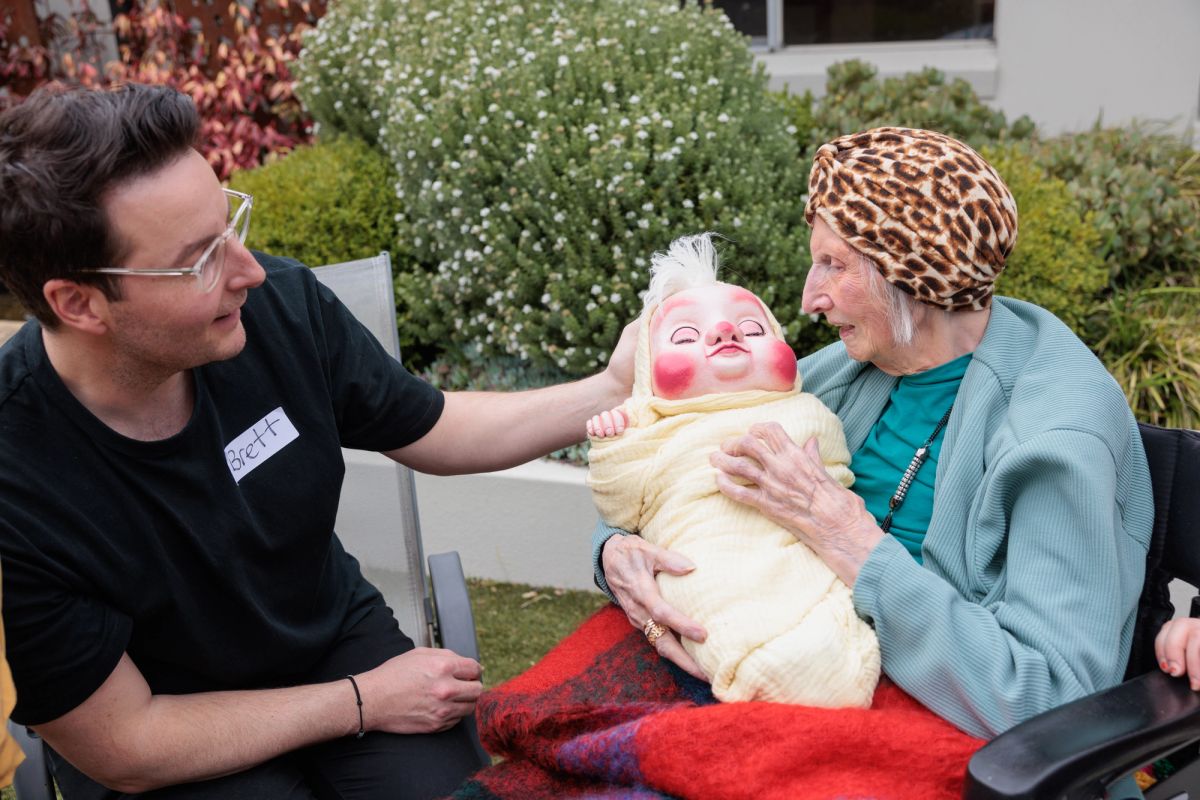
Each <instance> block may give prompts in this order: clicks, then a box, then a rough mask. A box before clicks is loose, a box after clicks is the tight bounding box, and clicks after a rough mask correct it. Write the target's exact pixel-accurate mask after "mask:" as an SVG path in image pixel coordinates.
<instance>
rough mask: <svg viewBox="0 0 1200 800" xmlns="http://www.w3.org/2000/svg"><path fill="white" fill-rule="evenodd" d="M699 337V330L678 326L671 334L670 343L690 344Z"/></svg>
mask: <svg viewBox="0 0 1200 800" xmlns="http://www.w3.org/2000/svg"><path fill="white" fill-rule="evenodd" d="M699 339H700V331H698V330H696V329H695V328H679V329H678V330H676V331H675V332H674V333H672V334H671V344H690V343H692V342H695V341H698V340H699Z"/></svg>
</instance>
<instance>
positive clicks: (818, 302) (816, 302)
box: [800, 268, 832, 314]
mask: <svg viewBox="0 0 1200 800" xmlns="http://www.w3.org/2000/svg"><path fill="white" fill-rule="evenodd" d="M830 305H832V303H831V302H830V299H829V295H828V294H827V293H826V292H825V291H824V281H823V280H822V278H821V276H820V275H819V274H818V271H817V270H816V269H815V268H814V269H810V270H809V271H808V277H807V278H806V279H805V281H804V293H803V294H802V295H801V297H800V310H801V311H803V312H804V313H805V314H820V313H821V312H823V311H827V310H829V307H830Z"/></svg>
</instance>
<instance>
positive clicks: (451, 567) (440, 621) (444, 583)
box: [429, 551, 492, 768]
mask: <svg viewBox="0 0 1200 800" xmlns="http://www.w3.org/2000/svg"><path fill="white" fill-rule="evenodd" d="M429 582H430V583H431V584H432V586H433V605H434V619H435V620H436V621H437V630H438V639H439V640H441V645H442V647H445V648H446V649H447V650H453V651H454V652H456V653H458V654H459V655H460V656H466V657H467V658H473V659H475V660H476V661H478V660H479V640H477V639H476V638H475V615H474V614H473V613H471V598H470V597H469V596H468V595H467V579H466V578H464V577H463V569H462V560H461V559H459V557H458V552H457V551H451V552H449V553H435V554H434V555H431V556H430V557H429ZM463 724H464V725H465V726H466V731H467V737H468V738H469V739H470V741H471V747H472V748H473V749H474V750H475V760H476V763H477V764H478V766H479V767H481V768H482V767H487V766H490V765H491V763H492V757H491V756H489V755H488V753H487V751H486V750H484V749H483V744H482V743H481V742H480V741H479V730H478V728H477V727H476V726H475V715H474V714H470V715H468V716H467V717H466V719H464V720H463Z"/></svg>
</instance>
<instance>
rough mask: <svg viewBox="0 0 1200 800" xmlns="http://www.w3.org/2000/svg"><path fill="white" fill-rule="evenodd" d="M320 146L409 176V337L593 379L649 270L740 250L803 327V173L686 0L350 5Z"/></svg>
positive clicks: (734, 62) (735, 59)
mask: <svg viewBox="0 0 1200 800" xmlns="http://www.w3.org/2000/svg"><path fill="white" fill-rule="evenodd" d="M298 72H299V74H300V76H301V81H302V82H301V85H300V87H299V89H298V91H299V93H300V95H301V96H302V97H303V98H304V99H305V102H306V103H307V104H308V107H309V108H310V110H311V111H312V113H313V114H314V116H315V117H316V118H317V119H318V120H319V121H320V123H321V125H322V126H323V129H325V130H339V131H348V132H353V133H355V134H356V135H359V136H361V137H363V138H366V139H368V140H371V139H374V140H377V141H378V142H379V143H380V146H381V147H382V149H383V150H384V151H385V152H386V153H387V154H388V155H389V157H390V159H391V160H392V163H393V164H394V165H395V167H396V169H397V172H398V181H397V193H398V194H399V195H400V196H401V198H402V199H403V201H404V204H405V210H404V214H403V217H402V219H401V220H400V224H399V229H398V236H399V238H400V239H401V240H402V241H404V242H406V243H408V244H409V245H410V246H411V249H412V254H413V262H412V268H411V269H408V270H404V271H401V272H400V274H399V275H398V277H397V287H398V298H399V302H400V304H401V306H402V307H403V309H404V313H403V320H404V321H403V322H402V326H403V327H404V328H405V329H406V334H407V337H410V338H412V339H415V340H416V341H419V342H422V343H425V344H431V345H432V344H437V345H439V346H441V347H443V348H445V349H448V350H450V351H455V350H457V349H459V348H461V347H463V346H465V345H467V344H468V343H477V344H478V345H479V346H480V347H481V348H482V350H483V356H484V357H489V358H490V357H496V356H501V355H508V356H513V357H516V358H517V359H520V360H521V361H525V362H529V363H531V364H533V365H538V366H542V365H552V366H555V367H557V368H558V369H560V370H563V371H564V372H565V373H567V374H572V375H580V374H586V373H590V372H593V371H595V370H596V369H597V368H598V367H600V366H601V365H602V364H603V363H604V361H605V359H606V357H607V352H608V350H609V348H610V347H611V346H612V344H613V343H614V342H615V341H616V337H617V335H618V334H619V332H620V330H621V327H622V325H623V324H624V323H625V322H627V321H628V320H630V319H632V318H633V317H634V316H635V315H636V314H637V313H638V312H639V311H640V299H639V294H640V293H641V292H642V291H643V290H644V289H645V288H646V285H647V283H648V277H649V276H648V274H647V271H648V265H649V258H650V255H651V254H652V253H653V252H654V251H655V250H661V249H665V248H666V247H667V245H668V244H669V243H670V241H671V240H672V239H674V238H675V237H677V236H680V235H683V234H688V233H695V232H698V231H703V230H714V231H717V232H719V233H721V234H723V235H724V236H726V237H728V239H729V241H728V242H727V243H726V256H727V261H728V263H729V265H730V268H731V270H732V273H731V274H736V275H737V277H738V279H739V280H740V281H741V282H743V283H744V284H745V285H746V286H748V287H750V288H751V289H753V290H755V291H758V292H759V293H760V294H762V295H763V296H764V299H766V300H767V301H768V302H769V303H771V304H772V305H773V306H774V307H775V308H776V310H778V311H780V312H781V319H784V320H789V323H788V328H789V330H788V333H789V335H790V336H792V337H793V338H794V339H801V338H803V337H801V336H800V334H801V331H802V329H805V328H811V327H813V326H812V325H811V322H810V321H809V320H808V319H807V318H806V317H804V316H802V315H800V314H798V313H789V310H791V311H794V310H796V309H798V308H799V304H800V296H801V291H802V287H803V276H804V268H805V267H806V266H807V260H808V259H807V237H808V232H807V226H806V225H805V224H804V222H803V216H802V214H803V202H802V197H803V195H804V192H805V186H806V181H807V169H806V166H805V165H804V164H803V163H802V162H801V161H800V160H799V159H798V158H797V156H796V152H795V144H794V140H793V138H792V137H793V134H792V132H790V131H789V129H788V121H787V117H786V114H785V112H784V110H783V108H781V106H780V104H779V103H776V102H773V101H772V99H771V96H770V94H769V92H768V91H767V88H766V77H765V75H764V74H763V71H762V68H761V67H759V66H756V65H755V62H754V59H753V58H752V56H751V54H750V53H749V51H748V50H747V48H746V41H745V39H744V37H742V36H741V35H739V34H738V33H737V32H736V31H734V30H733V28H732V26H731V25H730V24H729V22H728V20H727V19H726V17H725V16H724V15H723V14H721V13H720V12H719V11H715V10H713V9H712V8H711V7H704V8H701V7H699V6H698V5H696V4H693V3H689V4H687V5H686V6H684V7H682V8H681V7H680V4H679V3H678V2H675V1H674V0H593V1H592V2H586V3H584V2H578V3H562V2H557V1H556V0H524V1H523V2H522V3H520V4H519V5H517V4H513V3H511V2H509V0H440V1H439V2H420V1H419V0H412V2H407V3H401V2H399V0H343V1H342V2H340V3H338V4H336V5H333V6H331V8H330V10H329V13H328V14H327V15H326V16H325V18H324V19H323V20H322V21H321V24H320V26H319V27H318V29H317V30H316V31H315V32H314V33H313V34H312V36H311V37H310V38H309V40H308V43H307V45H306V47H305V50H304V52H303V54H302V57H301V59H300V62H299V64H298Z"/></svg>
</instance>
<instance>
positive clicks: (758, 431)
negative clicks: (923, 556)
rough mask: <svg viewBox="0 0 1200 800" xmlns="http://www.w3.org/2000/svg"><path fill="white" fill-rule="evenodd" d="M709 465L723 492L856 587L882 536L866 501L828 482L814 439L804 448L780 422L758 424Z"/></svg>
mask: <svg viewBox="0 0 1200 800" xmlns="http://www.w3.org/2000/svg"><path fill="white" fill-rule="evenodd" d="M709 460H710V462H711V463H712V465H713V466H714V467H715V468H716V470H717V488H719V489H720V490H721V492H722V493H724V494H725V495H726V496H727V497H729V498H731V499H733V500H736V501H738V502H739V503H745V504H746V505H748V506H752V507H754V508H756V509H758V510H759V511H760V512H762V514H764V515H765V516H766V517H768V518H769V519H771V520H772V521H774V522H776V523H777V524H779V525H781V526H783V527H784V528H785V529H787V530H788V531H790V532H791V533H792V535H793V536H795V537H796V538H797V539H798V540H799V541H801V542H803V543H804V544H806V545H808V546H809V547H811V548H812V549H813V550H814V551H816V553H817V555H819V556H820V557H821V558H822V559H823V560H824V561H825V563H826V564H828V565H829V567H830V568H831V569H832V570H833V571H834V572H836V573H837V574H838V577H840V578H841V579H842V580H843V581H845V582H846V584H847V585H850V586H853V585H854V580H855V578H857V577H858V570H859V568H860V567H861V566H862V565H863V563H864V562H865V561H866V560H867V556H868V555H870V553H871V550H873V549H874V548H875V545H877V544H878V543H879V541H880V540H881V539H882V538H883V535H884V534H883V531H881V530H880V529H879V527H878V526H877V525H876V524H875V519H874V518H873V517H872V516H871V514H870V513H869V512H868V511H867V509H866V505H865V504H864V503H863V501H862V498H860V497H859V496H858V495H856V494H854V493H853V492H851V491H850V490H849V489H846V488H845V487H843V486H842V485H841V484H840V483H838V482H837V481H835V480H834V479H833V478H831V477H829V474H828V473H827V472H826V471H825V465H824V462H823V461H822V459H821V453H820V449H819V447H818V446H817V440H816V439H810V440H809V441H808V442H807V443H806V444H805V445H804V446H803V447H801V446H800V445H798V444H796V443H795V442H794V441H792V439H791V437H789V436H788V435H787V433H786V432H785V431H784V429H783V427H782V426H780V425H779V424H778V423H775V422H768V423H759V424H757V425H753V426H752V427H751V428H750V430H749V432H748V433H746V434H745V435H744V436H738V437H735V438H732V439H727V440H726V441H725V442H724V443H722V445H721V449H720V450H719V451H717V452H714V453H713V454H712V455H711V456H710V458H709Z"/></svg>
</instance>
